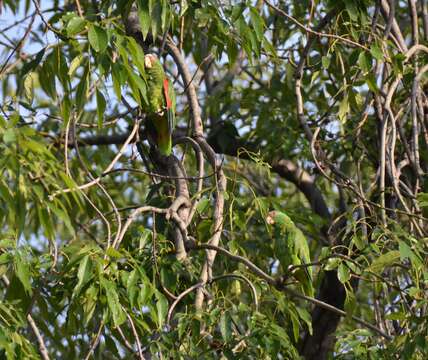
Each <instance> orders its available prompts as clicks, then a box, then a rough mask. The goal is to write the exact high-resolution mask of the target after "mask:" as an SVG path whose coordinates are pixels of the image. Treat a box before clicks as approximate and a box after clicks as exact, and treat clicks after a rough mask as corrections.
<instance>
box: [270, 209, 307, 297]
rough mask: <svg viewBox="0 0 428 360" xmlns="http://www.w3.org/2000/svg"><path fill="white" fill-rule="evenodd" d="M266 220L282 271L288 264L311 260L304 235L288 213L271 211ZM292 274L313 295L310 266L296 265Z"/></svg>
mask: <svg viewBox="0 0 428 360" xmlns="http://www.w3.org/2000/svg"><path fill="white" fill-rule="evenodd" d="M266 221H267V223H268V224H270V225H272V229H273V236H274V251H275V256H276V257H277V258H278V260H279V262H280V264H281V267H282V269H283V271H284V272H286V273H287V272H288V269H289V267H290V266H293V265H303V264H308V263H310V262H311V259H310V253H309V247H308V242H307V240H306V238H305V235H303V233H302V231H301V230H300V229H299V228H298V227H297V226H296V225H295V224H294V222H293V221H292V220H291V219H290V217H289V216H288V215H286V214H284V213H283V212H281V211H271V212H269V214H268V216H267V218H266ZM292 275H293V276H294V278H296V279H297V280H298V281H299V283H300V285H301V287H302V289H303V291H304V293H305V294H306V295H308V296H311V297H313V296H314V288H313V285H312V268H311V267H310V266H304V267H298V268H296V269H295V270H293V274H292Z"/></svg>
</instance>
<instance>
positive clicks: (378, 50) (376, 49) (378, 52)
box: [370, 44, 383, 60]
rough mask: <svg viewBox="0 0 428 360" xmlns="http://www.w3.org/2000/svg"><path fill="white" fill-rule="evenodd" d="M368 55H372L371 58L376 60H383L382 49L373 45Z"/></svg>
mask: <svg viewBox="0 0 428 360" xmlns="http://www.w3.org/2000/svg"><path fill="white" fill-rule="evenodd" d="M370 54H372V56H373V57H374V58H375V59H377V60H383V53H382V49H381V48H380V47H379V46H378V45H376V44H373V45H372V46H371V47H370Z"/></svg>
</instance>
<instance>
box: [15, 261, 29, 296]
mask: <svg viewBox="0 0 428 360" xmlns="http://www.w3.org/2000/svg"><path fill="white" fill-rule="evenodd" d="M14 265H15V274H16V276H17V278H18V279H19V281H20V282H21V284H22V285H23V286H24V289H25V291H26V292H27V293H28V294H29V295H31V294H32V289H31V274H30V267H29V264H28V262H26V261H25V260H24V259H23V258H22V257H21V255H18V254H17V255H16V256H15V258H14Z"/></svg>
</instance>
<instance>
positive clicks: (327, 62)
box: [321, 56, 330, 69]
mask: <svg viewBox="0 0 428 360" xmlns="http://www.w3.org/2000/svg"><path fill="white" fill-rule="evenodd" d="M321 63H322V67H323V68H324V69H328V67H329V66H330V58H329V57H328V56H323V57H322V58H321Z"/></svg>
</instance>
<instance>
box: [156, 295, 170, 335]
mask: <svg viewBox="0 0 428 360" xmlns="http://www.w3.org/2000/svg"><path fill="white" fill-rule="evenodd" d="M156 300H157V301H156V310H157V316H158V325H159V328H162V326H163V324H164V321H165V318H166V314H167V313H168V300H167V299H166V297H165V296H164V295H163V294H162V293H160V292H156Z"/></svg>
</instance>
